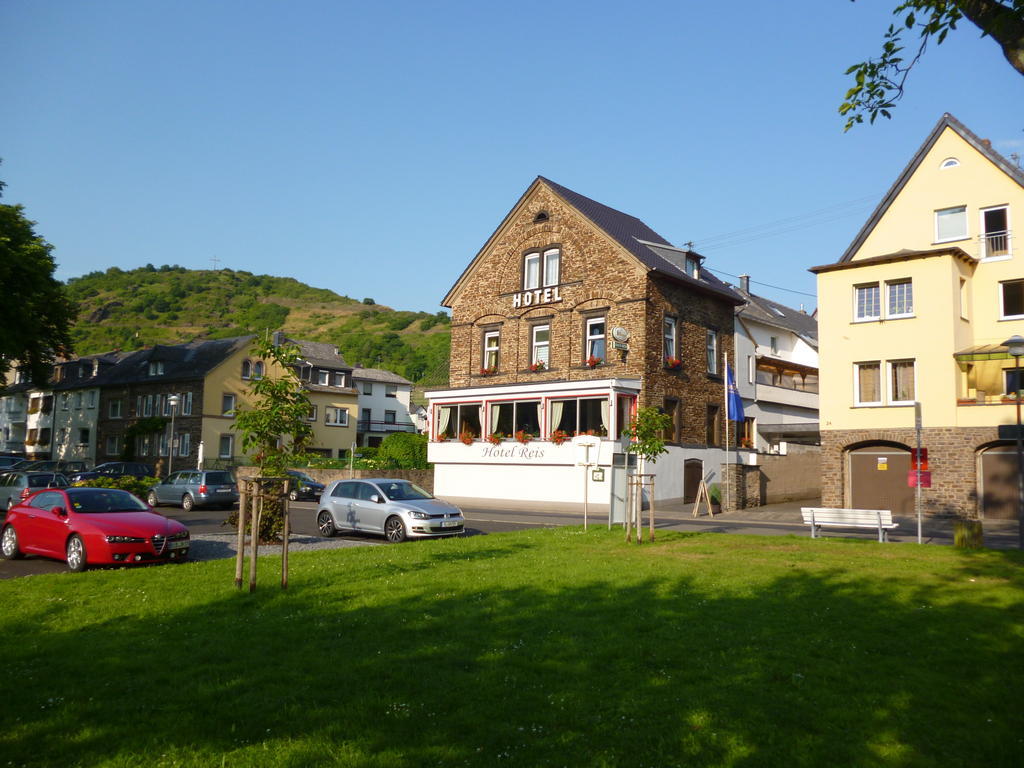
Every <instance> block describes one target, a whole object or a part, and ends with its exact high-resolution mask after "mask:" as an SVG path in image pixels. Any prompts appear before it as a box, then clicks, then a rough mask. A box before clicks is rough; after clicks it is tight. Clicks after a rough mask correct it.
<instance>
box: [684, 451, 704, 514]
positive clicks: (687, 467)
mask: <svg viewBox="0 0 1024 768" xmlns="http://www.w3.org/2000/svg"><path fill="white" fill-rule="evenodd" d="M703 477H704V462H703V461H701V460H700V459H687V460H686V463H684V464H683V501H684V502H686V503H687V504H692V503H693V502H695V501H696V500H697V490H698V489H699V488H700V481H701V478H703Z"/></svg>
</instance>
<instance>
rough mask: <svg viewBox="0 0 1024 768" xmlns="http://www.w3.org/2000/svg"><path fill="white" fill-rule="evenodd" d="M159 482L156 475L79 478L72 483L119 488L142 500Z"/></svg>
mask: <svg viewBox="0 0 1024 768" xmlns="http://www.w3.org/2000/svg"><path fill="white" fill-rule="evenodd" d="M159 482H160V478H158V477H131V476H130V475H126V476H125V477H95V478H93V479H92V480H79V481H78V482H77V483H75V484H74V485H75V486H76V487H79V488H119V489H121V490H122V491H128V492H129V493H133V494H135V495H136V496H138V497H139V498H140V499H142V500H143V501H145V500H146V496H147V495H148V494H149V489H150V488H152V487H153V486H154V485H156V484H157V483H159Z"/></svg>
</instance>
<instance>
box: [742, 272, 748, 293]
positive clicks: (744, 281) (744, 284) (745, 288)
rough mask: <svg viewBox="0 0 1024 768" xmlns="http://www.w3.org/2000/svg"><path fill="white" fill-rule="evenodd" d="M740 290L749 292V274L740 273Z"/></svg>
mask: <svg viewBox="0 0 1024 768" xmlns="http://www.w3.org/2000/svg"><path fill="white" fill-rule="evenodd" d="M740 290H741V291H743V292H744V293H750V275H740Z"/></svg>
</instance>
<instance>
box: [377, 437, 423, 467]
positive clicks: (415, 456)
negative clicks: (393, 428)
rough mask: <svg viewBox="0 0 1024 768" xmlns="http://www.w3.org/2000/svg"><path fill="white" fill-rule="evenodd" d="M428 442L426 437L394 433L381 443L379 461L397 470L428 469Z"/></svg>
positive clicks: (378, 450)
mask: <svg viewBox="0 0 1024 768" xmlns="http://www.w3.org/2000/svg"><path fill="white" fill-rule="evenodd" d="M427 442H428V439H427V436H426V435H418V434H416V433H415V432H392V433H391V434H390V435H388V436H387V437H385V438H384V439H383V440H382V441H381V444H380V447H379V448H378V449H377V459H380V460H384V461H387V462H388V463H389V465H391V466H393V467H394V468H395V469H426V468H427V466H428V464H427ZM363 450H365V449H363Z"/></svg>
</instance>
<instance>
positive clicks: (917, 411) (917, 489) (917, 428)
mask: <svg viewBox="0 0 1024 768" xmlns="http://www.w3.org/2000/svg"><path fill="white" fill-rule="evenodd" d="M914 432H915V433H916V434H917V453H916V454H915V456H914V470H915V472H916V475H917V477H916V479H915V482H914V509H915V510H916V511H917V543H918V544H920V543H921V403H920V402H915V403H914Z"/></svg>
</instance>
